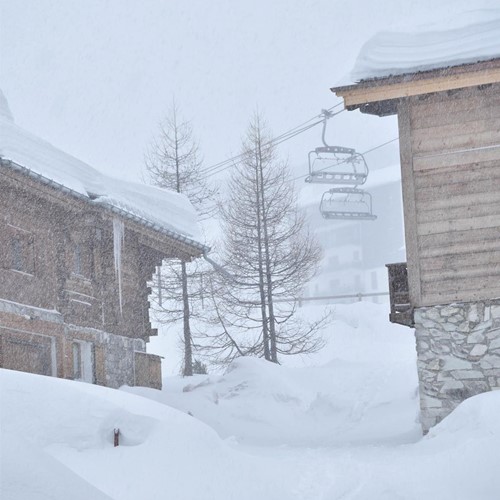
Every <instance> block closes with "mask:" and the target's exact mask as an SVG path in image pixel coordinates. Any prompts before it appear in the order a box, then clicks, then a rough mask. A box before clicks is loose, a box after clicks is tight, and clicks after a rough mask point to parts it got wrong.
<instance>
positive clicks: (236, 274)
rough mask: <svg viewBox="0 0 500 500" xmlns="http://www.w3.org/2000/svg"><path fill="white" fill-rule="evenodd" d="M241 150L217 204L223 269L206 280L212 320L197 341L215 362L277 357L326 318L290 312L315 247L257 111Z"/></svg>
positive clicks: (303, 348) (298, 346)
mask: <svg viewBox="0 0 500 500" xmlns="http://www.w3.org/2000/svg"><path fill="white" fill-rule="evenodd" d="M240 158H241V160H240V162H239V163H238V164H235V165H234V167H233V169H232V172H231V177H230V180H229V184H228V189H227V190H226V192H227V193H228V194H227V197H226V199H224V200H223V202H222V203H221V206H220V213H221V217H222V225H223V230H224V251H223V252H224V255H223V257H222V259H223V262H224V268H225V270H226V272H225V273H223V274H221V275H219V277H218V279H215V280H214V281H215V283H214V281H212V284H211V286H212V287H217V290H216V292H215V293H213V294H212V296H211V300H212V303H213V307H214V311H215V315H214V326H213V328H212V329H210V330H209V333H208V334H206V335H205V337H210V339H209V340H210V341H209V342H208V341H207V339H205V341H204V342H202V343H201V344H202V345H203V346H204V347H202V349H204V352H205V353H206V354H208V355H211V356H212V359H214V358H215V361H216V362H219V363H222V364H225V363H227V362H230V361H231V360H232V359H234V358H235V357H237V356H242V355H258V356H261V357H264V358H265V359H267V360H269V361H272V362H275V363H278V361H279V356H280V355H291V354H300V353H310V352H314V351H316V350H318V349H319V348H320V347H322V345H323V342H322V339H321V338H320V337H319V336H318V329H319V327H320V326H321V324H322V323H324V322H325V321H326V318H322V319H321V320H320V321H318V322H314V323H307V322H304V321H302V320H300V319H299V318H298V317H297V315H296V314H295V313H296V311H297V305H298V297H299V296H300V292H301V290H302V288H303V286H304V284H305V283H307V281H309V280H310V279H311V277H312V276H313V275H314V273H315V272H316V270H317V267H318V265H319V261H320V259H321V250H320V247H319V245H318V243H317V242H316V240H315V239H314V237H313V236H312V235H311V234H310V233H309V231H308V228H307V224H306V219H305V216H304V214H303V212H302V211H301V210H300V209H299V207H298V204H297V197H296V193H295V190H294V185H293V182H292V181H291V176H290V174H289V169H288V167H287V164H286V163H285V162H283V161H281V160H280V159H279V158H278V155H277V151H276V146H275V145H274V144H273V142H272V137H271V135H270V133H269V131H268V130H267V129H266V127H265V125H264V124H263V120H262V118H261V117H260V116H259V115H258V114H256V115H255V116H254V117H253V119H252V121H251V123H250V125H249V127H248V130H247V133H246V136H245V138H244V141H243V144H242V154H241V156H240ZM214 332H216V333H214Z"/></svg>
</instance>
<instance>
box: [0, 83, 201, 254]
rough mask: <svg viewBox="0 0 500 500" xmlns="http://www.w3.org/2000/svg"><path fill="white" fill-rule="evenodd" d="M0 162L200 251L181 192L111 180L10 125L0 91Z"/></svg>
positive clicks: (193, 216)
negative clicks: (2, 161)
mask: <svg viewBox="0 0 500 500" xmlns="http://www.w3.org/2000/svg"><path fill="white" fill-rule="evenodd" d="M0 158H1V159H2V160H8V162H10V164H11V166H12V167H13V168H16V169H18V170H22V171H24V172H25V173H27V174H29V175H31V176H32V177H35V178H37V179H38V180H40V181H42V182H45V183H47V184H51V185H52V186H54V187H56V188H60V189H62V190H65V191H68V192H70V193H71V194H73V195H75V196H78V197H83V198H85V199H87V200H88V201H89V202H90V203H94V204H97V205H102V206H105V207H106V208H108V209H110V210H112V211H114V212H116V213H119V214H121V215H122V216H124V217H127V218H130V219H134V220H135V221H136V222H138V223H140V224H143V225H145V226H149V227H151V228H153V229H154V230H157V231H159V232H161V233H164V234H167V235H169V236H171V237H173V238H175V239H178V240H181V241H184V242H185V243H188V244H191V245H194V246H195V247H197V248H198V249H200V250H202V249H204V246H203V245H202V244H201V243H200V241H201V237H200V233H199V229H198V224H197V216H196V212H195V210H194V208H193V206H192V205H191V203H190V202H189V200H188V199H187V198H186V197H185V196H184V195H182V194H179V193H175V192H172V191H167V190H165V189H160V188H157V187H154V186H148V185H145V184H139V183H134V182H129V181H124V180H121V179H116V178H112V177H109V176H107V175H105V174H103V173H101V172H99V171H98V170H96V169H94V168H93V167H91V166H90V165H87V164H86V163H84V162H82V161H80V160H78V159H77V158H74V157H73V156H71V155H69V154H67V153H65V152H63V151H61V150H59V149H57V148H56V147H54V146H52V144H49V143H48V142H46V141H44V140H42V139H40V138H39V137H36V136H35V135H33V134H31V133H29V132H27V131H26V130H24V129H22V128H21V127H19V126H18V125H16V124H15V123H14V119H13V117H12V113H11V112H10V109H9V106H8V103H7V100H6V99H5V97H4V95H3V93H2V92H1V91H0Z"/></svg>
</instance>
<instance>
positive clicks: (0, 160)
mask: <svg viewBox="0 0 500 500" xmlns="http://www.w3.org/2000/svg"><path fill="white" fill-rule="evenodd" d="M0 164H1V165H2V166H6V167H9V168H11V169H12V170H16V171H18V172H22V173H24V174H25V175H28V176H29V177H31V178H32V179H35V180H36V181H39V182H42V183H43V184H46V185H48V186H51V187H53V188H54V189H58V190H59V191H62V192H64V193H67V194H69V195H71V196H74V197H76V198H79V199H80V200H83V201H85V202H87V203H92V204H94V205H100V206H102V207H103V208H106V209H108V210H110V211H111V212H114V213H116V214H119V215H121V216H123V217H125V218H127V219H129V220H133V221H134V222H137V223H139V224H141V225H142V226H145V227H148V228H150V229H153V230H154V231H156V232H159V233H163V234H165V235H167V236H170V237H171V238H173V239H176V240H178V241H182V242H183V243H187V244H189V245H191V246H193V247H195V248H197V249H199V250H201V251H202V252H203V253H205V252H208V251H210V247H208V246H206V245H204V244H202V243H200V242H198V241H196V240H194V239H192V238H189V237H188V236H185V235H183V234H181V233H178V232H175V231H173V230H171V229H167V228H166V227H162V226H160V225H159V224H155V223H154V222H151V221H149V220H147V219H146V218H144V217H141V216H139V215H136V214H133V213H131V212H128V211H127V210H124V209H122V208H119V207H117V206H115V205H112V204H111V203H108V202H106V201H101V200H99V199H98V198H97V199H92V198H89V197H88V196H85V195H84V194H81V193H79V192H78V191H75V190H74V189H71V188H69V187H67V186H65V185H64V184H61V183H59V182H57V181H55V180H53V179H49V178H48V177H45V176H44V175H42V174H40V173H38V172H36V171H34V170H31V169H30V168H28V167H25V166H23V165H19V164H18V163H16V162H14V161H12V160H9V159H7V158H3V157H2V155H1V154H0Z"/></svg>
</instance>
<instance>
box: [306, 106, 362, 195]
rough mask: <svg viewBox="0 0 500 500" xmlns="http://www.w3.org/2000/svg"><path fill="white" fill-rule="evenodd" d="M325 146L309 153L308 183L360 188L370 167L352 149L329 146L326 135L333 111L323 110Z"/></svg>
mask: <svg viewBox="0 0 500 500" xmlns="http://www.w3.org/2000/svg"><path fill="white" fill-rule="evenodd" d="M322 115H323V133H322V136H321V138H322V141H323V144H324V145H323V146H320V147H318V148H316V149H314V150H313V151H311V152H309V156H308V158H309V175H308V176H307V177H306V179H305V180H306V182H312V183H321V184H340V185H350V186H359V185H361V184H364V183H365V181H366V178H367V177H368V166H367V164H366V161H365V159H364V157H363V155H362V154H361V153H357V152H356V150H354V149H352V148H344V147H341V146H329V145H328V144H327V143H326V139H325V133H326V124H327V120H328V119H329V118H331V117H332V116H333V113H332V112H331V111H327V110H323V111H322Z"/></svg>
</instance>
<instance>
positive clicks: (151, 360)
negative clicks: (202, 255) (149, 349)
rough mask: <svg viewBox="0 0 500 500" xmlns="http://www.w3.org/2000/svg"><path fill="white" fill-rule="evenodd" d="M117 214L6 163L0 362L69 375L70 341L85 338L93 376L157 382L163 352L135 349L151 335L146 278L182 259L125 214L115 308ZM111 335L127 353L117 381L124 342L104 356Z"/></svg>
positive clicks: (0, 209)
mask: <svg viewBox="0 0 500 500" xmlns="http://www.w3.org/2000/svg"><path fill="white" fill-rule="evenodd" d="M113 218H114V215H113V214H111V213H109V212H107V211H106V210H104V209H103V208H102V207H99V206H93V205H92V204H91V203H89V202H87V201H84V200H80V199H78V198H77V197H75V196H72V195H69V194H64V193H63V192H61V191H59V190H57V189H54V188H52V187H49V186H46V185H44V184H42V183H40V182H37V181H36V180H33V179H31V178H30V177H28V176H26V175H24V174H21V173H19V172H14V171H11V170H8V169H5V168H4V169H2V171H1V172H0V249H1V250H2V251H1V252H0V306H1V307H0V367H4V368H10V369H16V370H22V371H28V372H32V373H39V374H44V375H53V376H58V377H64V378H73V377H74V366H73V363H74V359H73V353H72V348H73V344H74V343H75V342H77V343H78V342H83V343H85V342H86V343H91V344H92V349H93V354H92V356H93V359H94V375H93V381H94V382H96V383H98V384H102V385H112V386H118V385H121V384H122V383H129V384H132V385H133V384H134V383H142V384H145V385H150V386H153V387H161V371H160V358H159V357H158V356H154V355H150V354H146V353H145V352H139V351H141V350H144V344H141V346H139V344H137V343H136V342H139V341H140V342H142V341H145V342H147V341H148V340H149V337H150V336H151V335H155V334H156V332H155V331H154V330H152V329H151V324H150V322H149V302H148V295H149V289H148V281H150V280H151V277H152V274H153V272H154V270H155V267H156V266H157V265H159V264H161V260H162V258H163V257H167V256H179V255H181V251H182V250H183V248H182V246H181V244H179V246H177V245H176V242H175V241H170V240H169V239H167V238H166V237H162V236H161V235H157V234H155V233H154V232H152V231H150V230H149V229H148V228H143V227H141V226H140V225H139V224H137V223H134V222H130V221H128V220H125V238H124V243H123V247H122V306H123V307H122V311H121V310H120V305H119V293H118V280H117V276H116V273H115V262H114V250H113ZM159 248H161V251H160V250H159ZM191 251H193V250H192V249H191ZM186 257H187V258H189V255H187V256H186ZM109 334H111V336H110V335H109ZM112 336H116V337H115V340H116V339H118V337H119V338H120V339H125V340H124V341H120V342H125V343H126V345H127V346H128V347H127V349H128V350H129V351H128V354H127V355H128V356H129V361H128V365H127V367H126V368H125V371H127V374H126V375H124V376H125V379H124V381H122V382H117V380H119V377H120V376H121V375H120V374H119V372H120V370H122V371H123V365H124V363H123V362H120V353H119V349H121V347H118V351H116V354H113V355H112V357H110V353H111V350H110V349H111V347H110V346H111V345H112V342H114V341H113V339H112V338H111V337H112ZM127 339H130V340H127ZM134 346H138V347H134ZM134 352H135V358H137V362H138V366H139V368H140V370H139V371H138V372H137V373H136V372H135V369H134V362H133V361H130V360H131V359H132V358H133V357H134ZM114 358H116V360H117V362H116V363H115V361H114V360H113V359H114ZM130 366H132V368H130ZM111 372H113V375H110V373H111ZM117 374H118V375H117ZM113 377H114V378H113ZM148 377H150V378H149V379H148ZM151 377H152V378H151ZM113 380H114V382H113Z"/></svg>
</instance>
